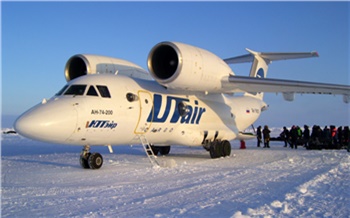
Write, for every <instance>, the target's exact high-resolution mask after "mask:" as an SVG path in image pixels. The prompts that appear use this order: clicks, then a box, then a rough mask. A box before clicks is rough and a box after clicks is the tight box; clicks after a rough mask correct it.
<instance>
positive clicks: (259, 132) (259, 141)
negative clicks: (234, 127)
mask: <svg viewBox="0 0 350 218" xmlns="http://www.w3.org/2000/svg"><path fill="white" fill-rule="evenodd" d="M256 139H257V140H258V147H260V143H261V142H262V140H261V139H262V135H261V126H259V127H258V129H257V131H256Z"/></svg>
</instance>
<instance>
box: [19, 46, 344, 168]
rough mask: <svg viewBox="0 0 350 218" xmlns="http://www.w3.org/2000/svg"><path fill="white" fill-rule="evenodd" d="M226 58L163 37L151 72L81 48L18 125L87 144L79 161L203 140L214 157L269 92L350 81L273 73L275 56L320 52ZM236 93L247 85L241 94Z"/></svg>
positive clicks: (330, 88)
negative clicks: (240, 71)
mask: <svg viewBox="0 0 350 218" xmlns="http://www.w3.org/2000/svg"><path fill="white" fill-rule="evenodd" d="M247 51H248V52H249V54H247V55H243V56H239V57H234V58H229V59H224V60H222V59H221V58H219V57H217V56H216V55H214V54H212V53H210V52H209V51H206V50H204V49H201V48H197V47H194V46H191V45H187V44H183V43H178V42H161V43H159V44H157V45H155V46H154V47H153V49H152V50H151V52H150V54H149V56H148V69H149V72H150V74H149V73H148V72H147V71H146V70H144V69H142V68H141V67H139V66H137V65H136V64H133V63H131V62H128V61H125V60H121V59H116V58H111V57H104V56H96V55H75V56H73V57H71V58H70V59H69V60H68V62H67V64H66V67H65V77H66V80H67V82H68V83H67V84H66V85H65V86H64V87H63V88H62V89H61V90H60V91H59V92H58V93H57V94H56V95H55V96H53V97H52V98H51V99H49V100H46V99H44V100H43V101H42V102H41V103H40V104H38V105H36V106H34V107H33V108H31V109H30V110H28V111H27V112H25V113H24V114H22V115H21V116H20V117H19V118H18V119H17V120H16V122H15V130H16V131H17V132H18V133H19V134H21V135H23V136H25V137H28V138H31V139H35V140H40V141H45V142H52V143H61V144H70V145H80V146H83V150H82V152H81V155H80V164H81V166H82V167H83V168H91V169H99V168H100V167H101V166H102V164H103V158H102V156H101V154H99V153H91V152H90V146H93V145H105V146H108V148H109V149H110V151H111V152H113V150H112V147H111V145H125V144H142V145H143V146H144V148H145V151H146V154H147V155H148V157H149V158H150V160H151V162H152V160H156V159H155V158H154V157H155V156H154V155H156V154H158V153H160V154H162V155H166V154H168V153H169V151H170V145H174V144H175V145H186V146H203V147H204V148H205V149H206V150H208V151H209V153H210V156H211V158H218V157H222V156H229V155H230V153H231V145H230V142H229V141H230V140H233V139H246V138H249V137H250V138H252V137H254V136H246V135H244V134H242V132H243V131H244V130H245V129H246V128H248V127H249V126H251V125H252V124H253V123H254V122H255V121H256V120H257V119H258V117H259V116H260V114H261V112H262V111H264V110H266V109H267V104H266V103H265V102H264V101H263V92H274V93H277V92H281V93H282V94H283V97H284V99H285V100H288V101H292V100H293V99H294V94H295V93H312V94H330V95H343V100H344V102H346V103H348V102H349V100H350V98H349V96H350V86H348V85H334V84H324V83H312V82H301V81H290V80H280V79H267V78H266V73H267V70H268V65H269V64H270V63H271V62H272V61H277V60H284V59H295V58H307V57H317V56H318V54H317V53H316V52H302V53H259V52H254V51H251V50H248V49H247ZM243 62H252V67H251V71H250V75H249V76H247V77H243V76H235V74H234V73H233V72H232V70H231V68H230V67H229V66H228V64H234V63H243ZM235 93H243V94H241V95H235Z"/></svg>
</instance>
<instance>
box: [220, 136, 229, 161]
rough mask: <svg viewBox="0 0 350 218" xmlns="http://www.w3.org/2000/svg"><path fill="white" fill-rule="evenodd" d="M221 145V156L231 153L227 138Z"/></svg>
mask: <svg viewBox="0 0 350 218" xmlns="http://www.w3.org/2000/svg"><path fill="white" fill-rule="evenodd" d="M221 146H222V156H223V157H226V156H230V155H231V143H230V142H229V141H227V140H224V141H222V142H221Z"/></svg>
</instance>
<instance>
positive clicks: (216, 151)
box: [209, 142, 222, 159]
mask: <svg viewBox="0 0 350 218" xmlns="http://www.w3.org/2000/svg"><path fill="white" fill-rule="evenodd" d="M221 150H222V149H221V145H220V143H217V142H214V143H213V144H211V145H210V151H209V153H210V157H211V158H213V159H214V158H219V157H221Z"/></svg>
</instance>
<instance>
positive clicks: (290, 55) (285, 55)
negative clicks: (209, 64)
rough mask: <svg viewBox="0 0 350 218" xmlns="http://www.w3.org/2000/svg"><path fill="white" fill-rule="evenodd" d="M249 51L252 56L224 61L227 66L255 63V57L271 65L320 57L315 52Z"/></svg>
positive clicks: (242, 56)
mask: <svg viewBox="0 0 350 218" xmlns="http://www.w3.org/2000/svg"><path fill="white" fill-rule="evenodd" d="M247 51H248V52H249V53H250V54H247V55H241V56H237V57H233V58H227V59H224V61H225V62H226V63H227V64H238V63H246V62H253V61H254V56H255V55H258V56H260V57H262V58H263V59H264V60H266V61H267V62H268V63H270V62H271V61H278V60H287V59H298V58H309V57H310V58H311V57H318V53H317V52H315V51H313V52H255V51H252V50H249V49H247Z"/></svg>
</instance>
